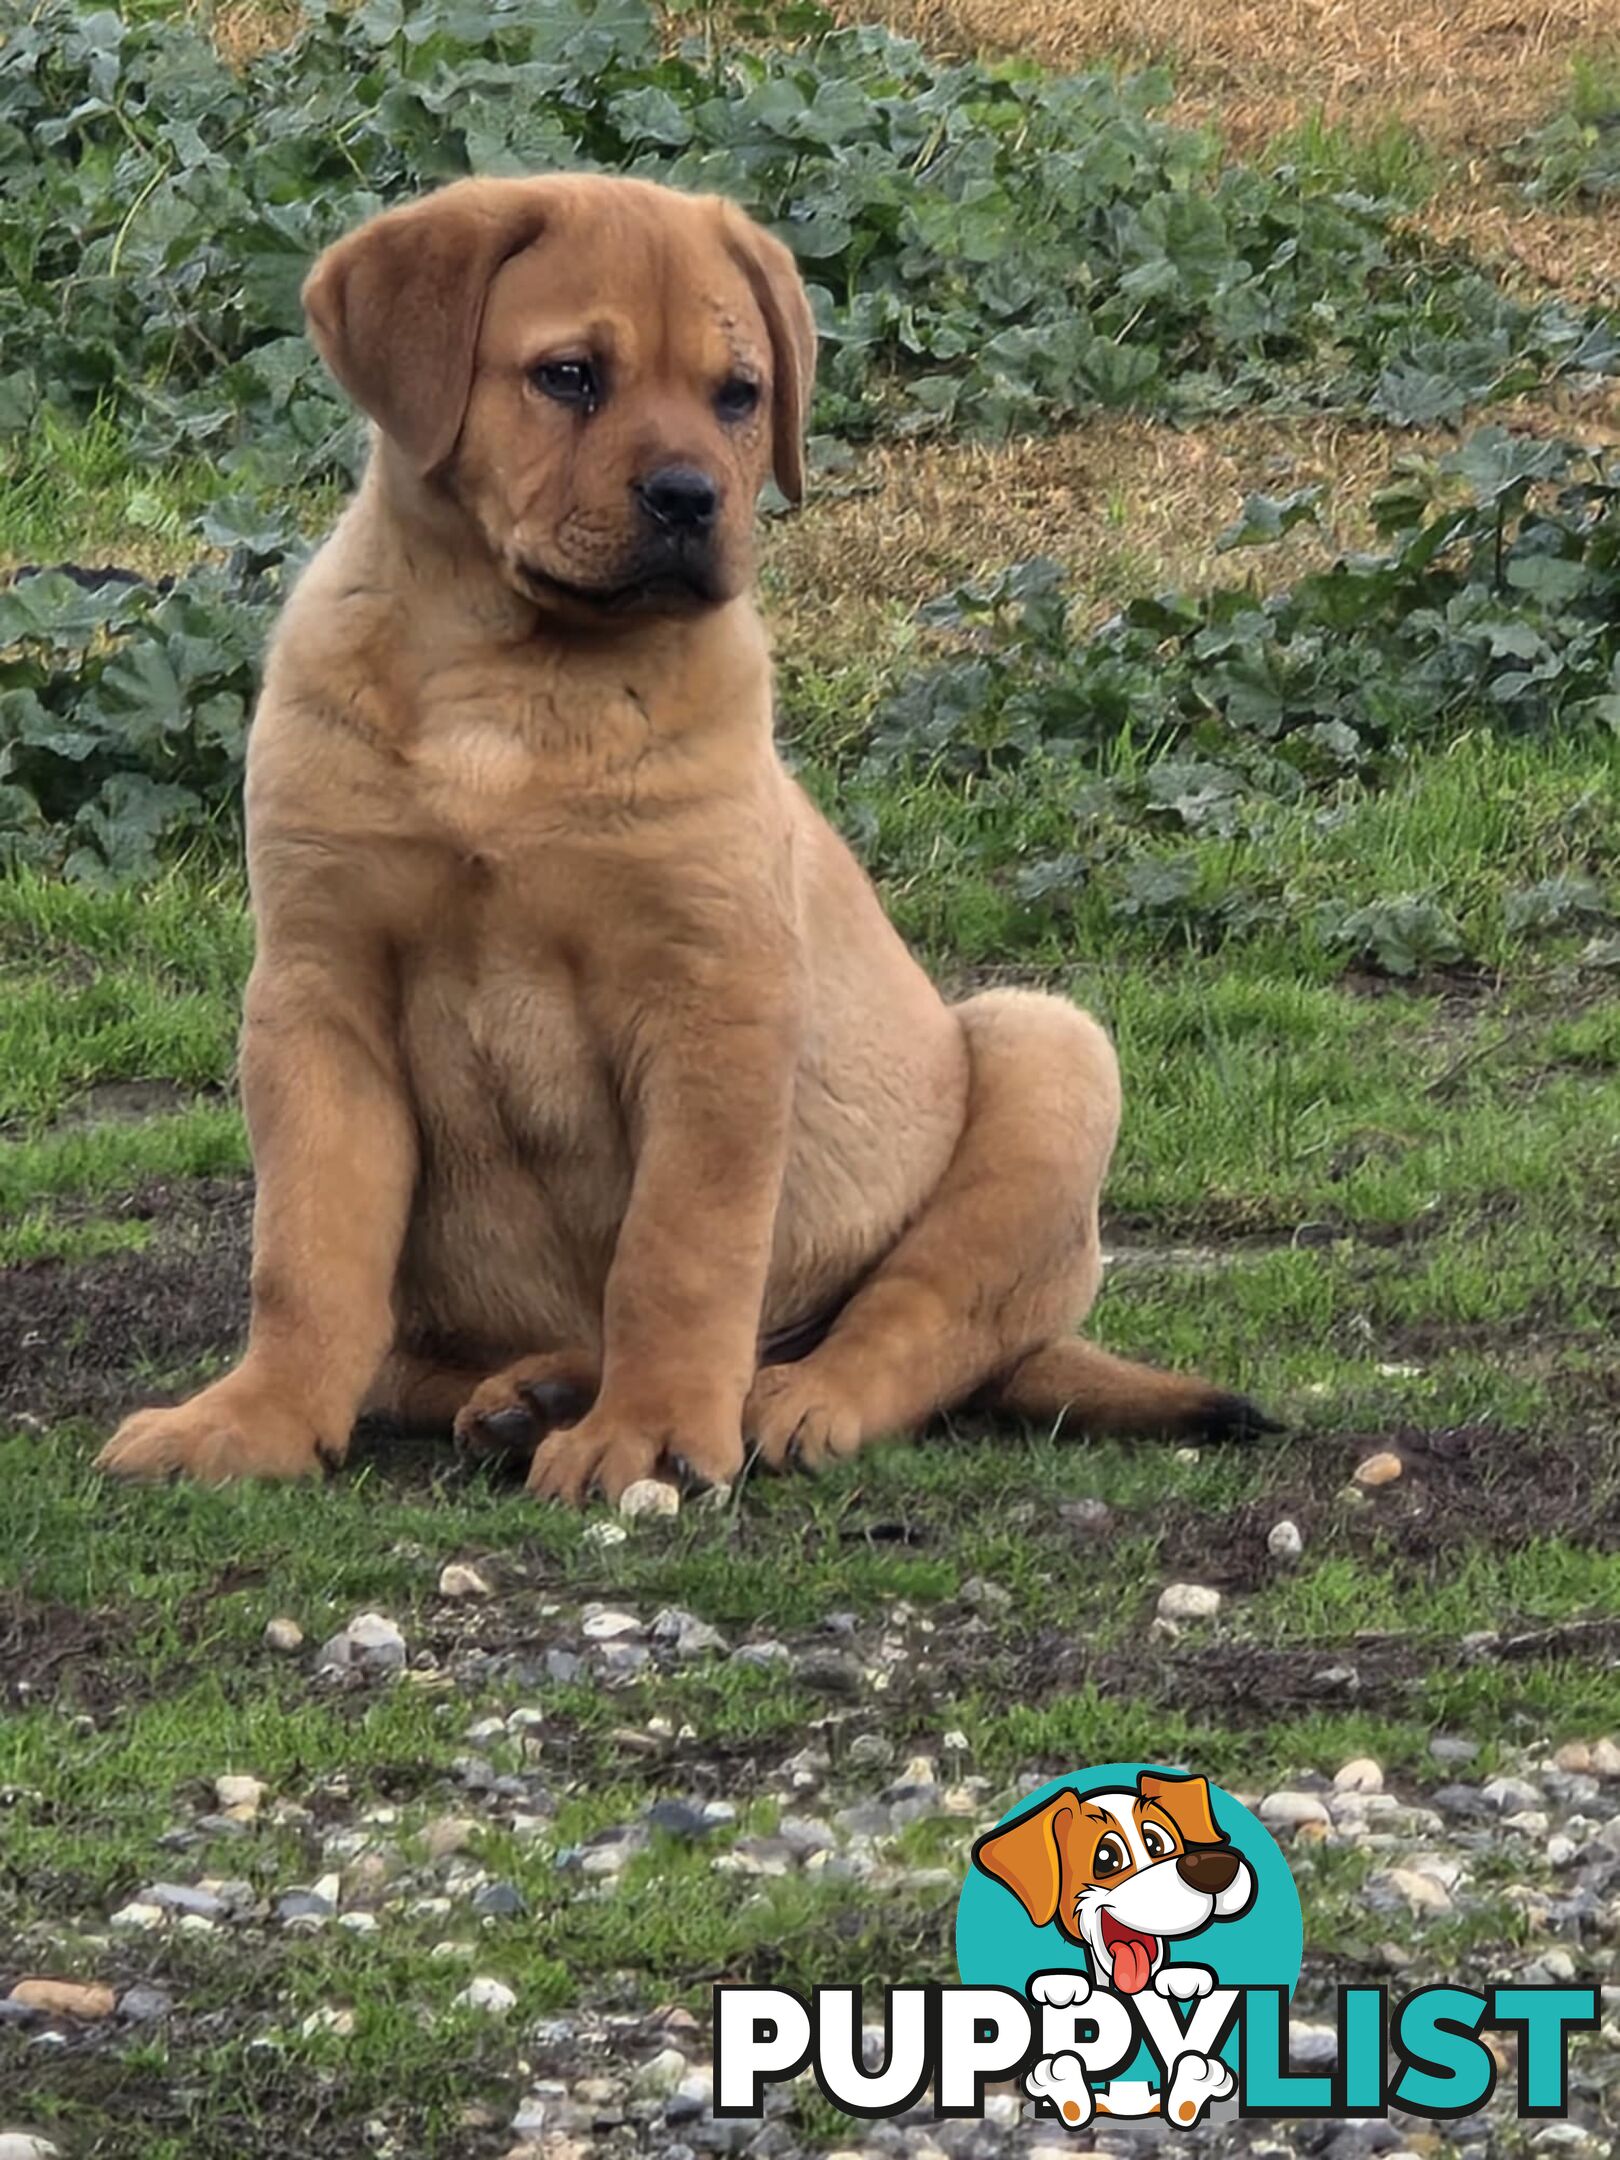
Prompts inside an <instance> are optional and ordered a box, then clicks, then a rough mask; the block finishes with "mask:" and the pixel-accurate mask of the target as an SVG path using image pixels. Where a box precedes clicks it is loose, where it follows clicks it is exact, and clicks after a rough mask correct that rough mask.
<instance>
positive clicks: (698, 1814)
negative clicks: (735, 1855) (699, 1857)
mask: <svg viewBox="0 0 1620 2160" xmlns="http://www.w3.org/2000/svg"><path fill="white" fill-rule="evenodd" d="M642 1820H643V1821H644V1822H645V1823H646V1825H647V1828H648V1829H649V1830H662V1831H663V1832H664V1833H665V1835H666V1836H668V1837H678V1838H701V1837H707V1836H708V1835H709V1833H710V1831H711V1830H713V1829H714V1827H715V1825H714V1824H713V1823H712V1822H711V1821H710V1819H709V1817H708V1816H707V1815H705V1814H704V1812H703V1810H702V1808H700V1807H694V1806H693V1804H692V1802H691V1801H690V1800H655V1801H654V1802H653V1804H652V1806H651V1807H650V1808H648V1810H647V1812H646V1814H645V1816H644V1817H643V1818H642Z"/></svg>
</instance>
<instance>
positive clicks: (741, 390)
mask: <svg viewBox="0 0 1620 2160" xmlns="http://www.w3.org/2000/svg"><path fill="white" fill-rule="evenodd" d="M758 404H759V384H758V383H757V382H752V381H750V379H749V378H748V377H747V376H746V375H733V376H732V377H731V379H730V381H729V382H723V383H722V384H721V385H720V387H719V389H718V390H717V391H716V392H715V394H714V409H715V411H716V412H717V413H718V414H719V415H720V417H721V419H722V420H746V419H747V418H748V415H749V414H750V413H751V412H753V411H754V409H755V408H756V407H757V405H758Z"/></svg>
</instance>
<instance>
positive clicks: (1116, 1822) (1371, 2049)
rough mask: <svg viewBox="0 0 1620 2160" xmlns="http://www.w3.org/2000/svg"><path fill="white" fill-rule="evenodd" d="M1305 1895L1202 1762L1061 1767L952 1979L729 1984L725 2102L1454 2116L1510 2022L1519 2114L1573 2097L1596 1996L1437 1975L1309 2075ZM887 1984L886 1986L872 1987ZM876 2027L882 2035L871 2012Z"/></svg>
mask: <svg viewBox="0 0 1620 2160" xmlns="http://www.w3.org/2000/svg"><path fill="white" fill-rule="evenodd" d="M1303 1954H1304V1925H1303V1920H1302V1916H1301V1911H1300V1902H1299V1892H1298V1890H1297V1888H1296V1887H1295V1883H1294V1878H1293V1876H1292V1874H1291V1872H1290V1870H1289V1867H1288V1863H1287V1861H1286V1860H1285V1859H1284V1857H1283V1855H1282V1852H1281V1851H1280V1850H1279V1848H1278V1845H1277V1842H1276V1840H1275V1839H1274V1838H1273V1837H1272V1835H1271V1833H1270V1831H1268V1830H1267V1829H1266V1828H1265V1826H1264V1824H1262V1823H1261V1822H1259V1821H1258V1820H1257V1819H1256V1817H1255V1816H1253V1815H1252V1814H1250V1812H1249V1810H1248V1809H1247V1808H1246V1807H1244V1806H1243V1805H1242V1803H1241V1802H1240V1801H1238V1800H1236V1799H1234V1798H1233V1796H1232V1795H1231V1794H1230V1793H1229V1792H1224V1791H1223V1790H1222V1789H1221V1787H1220V1786H1218V1785H1214V1784H1211V1783H1210V1781H1209V1779H1208V1778H1205V1777H1201V1776H1199V1775H1197V1774H1196V1773H1194V1772H1192V1771H1189V1770H1185V1769H1172V1768H1167V1767H1165V1766H1163V1765H1160V1764H1154V1763H1106V1764H1103V1765H1101V1766H1100V1767H1097V1768H1094V1769H1090V1770H1082V1771H1076V1772H1074V1773H1072V1774H1071V1775H1070V1776H1068V1777H1063V1778H1054V1779H1053V1780H1052V1782H1051V1783H1050V1784H1048V1785H1044V1786H1042V1787H1041V1788H1040V1790H1039V1791H1038V1792H1035V1793H1033V1794H1032V1795H1031V1796H1030V1797H1029V1798H1028V1799H1027V1800H1024V1801H1022V1802H1020V1804H1019V1805H1018V1806H1017V1807H1016V1808H1014V1809H1013V1810H1011V1812H1010V1813H1008V1814H1006V1815H1004V1816H1003V1817H1002V1819H1001V1820H1000V1822H998V1823H996V1824H994V1825H993V1826H992V1827H991V1828H990V1829H988V1830H986V1831H985V1832H984V1833H983V1835H982V1836H980V1837H979V1838H977V1839H976V1840H975V1841H974V1844H973V1847H972V1851H971V1853H970V1854H969V1855H968V1858H967V1868H966V1877H965V1880H964V1882H963V1885H962V1894H961V1899H960V1902H959V1904H958V1906H957V1915H956V1957H957V1968H958V1971H959V1973H960V1975H961V1984H960V1985H958V1986H941V1985H939V1984H937V1983H933V1982H925V1983H922V1984H920V1985H915V1986H905V1985H900V1986H890V1987H886V1988H883V1989H880V1990H877V1991H873V1990H872V1989H867V1990H866V1991H865V1993H864V1995H863V1991H862V1990H861V1989H860V1988H858V1987H853V1986H848V1985H843V1984H840V1983H838V1982H837V1981H829V1982H827V1983H826V1984H824V1985H821V1986H818V1987H816V1988H814V1989H813V1990H812V1993H811V1995H810V1997H809V1999H808V2000H807V1999H806V1998H805V1997H803V1996H801V1995H798V1994H796V1993H795V1992H794V1991H793V1990H792V1989H790V1988H780V1987H752V1986H746V1985H735V1986H720V1987H717V1988H716V1989H715V1991H714V2112H715V2114H716V2115H717V2116H729V2117H737V2118H742V2119H746V2120H751V2121H757V2120H758V2119H759V2118H760V2117H761V2116H762V2115H763V2113H764V2109H765V2093H766V2089H767V2087H769V2086H771V2085H778V2084H784V2083H787V2082H789V2081H791V2080H792V2079H795V2078H798V2077H802V2076H804V2075H805V2074H806V2073H807V2072H808V2073H809V2074H810V2075H811V2076H813V2077H814V2079H815V2081H816V2083H817V2085H818V2086H819V2087H820V2088H821V2091H822V2093H823V2094H824V2096H825V2097H826V2098H827V2099H828V2100H829V2101H831V2102H832V2103H833V2105H834V2106H836V2107H839V2108H842V2109H843V2110H844V2112H845V2113H846V2114H849V2115H853V2116H859V2117H863V2118H865V2119H867V2120H873V2119H882V2118H885V2117H889V2116H894V2115H900V2114H904V2113H906V2112H908V2111H909V2110H911V2109H913V2108H915V2107H917V2106H919V2105H920V2104H921V2103H922V2102H923V2101H924V2099H925V2096H929V2095H931V2096H932V2101H933V2110H934V2113H935V2115H936V2116H937V2117H940V2118H951V2117H954V2118H968V2119H976V2118H978V2117H981V2116H982V2115H983V2113H984V2104H985V2094H986V2091H987V2089H988V2087H989V2086H990V2085H991V2084H994V2083H1004V2082H1006V2081H1009V2080H1017V2081H1018V2082H1019V2084H1020V2085H1021V2087H1022V2090H1023V2091H1024V2093H1025V2094H1026V2096H1027V2097H1028V2099H1029V2101H1030V2103H1031V2111H1032V2112H1033V2113H1034V2114H1036V2115H1038V2116H1042V2117H1045V2118H1047V2119H1049V2120H1055V2121H1056V2122H1058V2123H1060V2124H1061V2125H1063V2127H1064V2128H1065V2129H1068V2130H1073V2131H1080V2130H1084V2129H1086V2128H1087V2127H1088V2126H1089V2125H1091V2124H1092V2123H1094V2122H1096V2121H1098V2120H1101V2119H1104V2118H1107V2117H1136V2118H1143V2117H1155V2116H1156V2117H1157V2118H1158V2119H1159V2120H1160V2122H1161V2123H1163V2124H1165V2125H1167V2126H1168V2127H1169V2128H1170V2129H1172V2130H1178V2131H1179V2130H1191V2129H1193V2128H1195V2127H1196V2126H1197V2125H1198V2124H1199V2123H1203V2122H1207V2121H1209V2120H1211V2119H1212V2118H1214V2119H1220V2118H1224V2117H1228V2116H1232V2115H1237V2116H1242V2117H1250V2118H1254V2117H1258V2118H1264V2119H1268V2120H1271V2121H1297V2120H1302V2119H1312V2118H1314V2119H1316V2120H1325V2121H1329V2122H1347V2121H1352V2120H1357V2119H1365V2118H1371V2117H1383V2116H1387V2115H1388V2113H1389V2111H1390V2109H1391V2108H1392V2107H1398V2108H1401V2109H1403V2110H1404V2111H1405V2112H1407V2113H1408V2114H1412V2115H1419V2116H1428V2117H1430V2118H1431V2119H1433V2120H1435V2121H1448V2120H1451V2119H1453V2118H1455V2117H1458V2116H1464V2115H1471V2114H1473V2113H1475V2112H1476V2111H1477V2110H1478V2109H1479V2108H1481V2107H1483V2106H1484V2105H1485V2103H1486V2102H1487V2101H1488V2100H1489V2099H1490V2098H1491V2096H1492V2094H1493V2093H1494V2091H1495V2089H1496V2081H1497V2071H1498V2055H1497V2053H1496V2052H1495V2051H1493V2049H1492V2047H1491V2046H1490V2045H1489V2044H1487V2041H1486V2039H1485V2038H1484V2035H1485V2034H1486V2033H1487V2032H1490V2031H1495V2032H1501V2033H1511V2034H1513V2035H1515V2036H1516V2048H1515V2052H1516V2055H1517V2063H1518V2070H1517V2077H1518V2093H1517V2101H1518V2113H1519V2115H1520V2116H1521V2117H1539V2118H1547V2119H1557V2118H1559V2117H1562V2116H1565V2115H1567V2113H1568V2111H1569V2038H1570V2035H1571V2034H1572V2033H1577V2032H1582V2031H1591V2030H1594V2029H1595V2028H1596V2026H1597V2022H1598V1991H1597V1989H1596V1988H1594V1987H1560V1986H1534V1987H1533V1986H1529V1985H1521V1986H1502V1987H1488V1988H1481V1989H1475V1988H1468V1987H1462V1986H1450V1985H1444V1984H1437V1985H1433V1986H1427V1987H1420V1988H1416V1989H1414V1990H1413V1991H1412V1992H1411V1993H1410V1994H1408V1995H1406V1996H1404V1997H1402V1998H1401V1999H1399V2000H1398V2001H1392V2000H1391V1999H1390V1996H1389V1993H1388V1990H1387V1989H1385V1988H1383V1987H1375V1986H1346V1987H1341V1988H1340V1989H1339V1993H1338V2020H1337V2037H1338V2052H1337V2061H1336V2063H1335V2065H1334V2067H1333V2069H1332V2070H1331V2071H1327V2070H1318V2069H1312V2070H1310V2071H1308V2072H1307V2071H1302V2070H1297V2069H1295V2068H1294V2067H1293V2064H1292V2061H1291V2054H1290V2048H1289V2028H1288V2012H1289V2000H1290V1998H1291V1996H1292V1995H1293V1992H1294V1989H1295V1987H1296V1986H1297V1984H1298V1981H1299V1975H1300V1967H1301V1962H1302V1959H1303ZM874 1994H875V1999H874ZM879 2018H880V2019H881V2032H882V2041H881V2045H880V2046H878V2047H877V2048H875V2049H874V2048H873V2047H872V2046H871V2044H870V2041H871V2035H870V2032H869V2028H870V2026H871V2025H872V2024H873V2023H874V2022H877V2021H878V2019H879Z"/></svg>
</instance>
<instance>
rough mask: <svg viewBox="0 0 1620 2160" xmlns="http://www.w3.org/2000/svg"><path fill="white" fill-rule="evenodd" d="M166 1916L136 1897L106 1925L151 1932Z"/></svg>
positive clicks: (0, 2158)
mask: <svg viewBox="0 0 1620 2160" xmlns="http://www.w3.org/2000/svg"><path fill="white" fill-rule="evenodd" d="M167 1918H168V1915H167V1913H165V1912H164V1910H163V1907H162V1906H161V1905H147V1904H144V1903H143V1902H142V1901H141V1900H140V1899H139V1898H137V1899H136V1900H135V1902H134V1903H133V1904H131V1905H122V1906H120V1907H119V1909H118V1911H117V1912H115V1913H114V1914H113V1916H112V1918H111V1919H110V1920H109V1921H108V1923H107V1925H108V1926H109V1927H115V1928H129V1929H131V1930H132V1931H135V1932H137V1933H141V1934H151V1933H152V1932H153V1931H154V1930H155V1929H157V1928H160V1927H162V1925H163V1923H164V1921H165V1920H166V1919H167ZM0 2160H4V2156H3V2155H0Z"/></svg>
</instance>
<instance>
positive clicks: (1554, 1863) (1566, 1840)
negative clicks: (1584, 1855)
mask: <svg viewBox="0 0 1620 2160" xmlns="http://www.w3.org/2000/svg"><path fill="white" fill-rule="evenodd" d="M1580 1849H1581V1848H1580V1847H1579V1846H1578V1845H1577V1844H1576V1842H1575V1840H1574V1839H1573V1838H1572V1837H1565V1836H1564V1834H1563V1832H1562V1831H1560V1832H1559V1833H1558V1834H1557V1835H1556V1836H1554V1837H1550V1838H1549V1839H1548V1840H1547V1865H1548V1866H1549V1867H1551V1868H1567V1867H1573V1866H1574V1864H1575V1860H1576V1857H1577V1855H1578V1854H1579V1852H1580Z"/></svg>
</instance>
